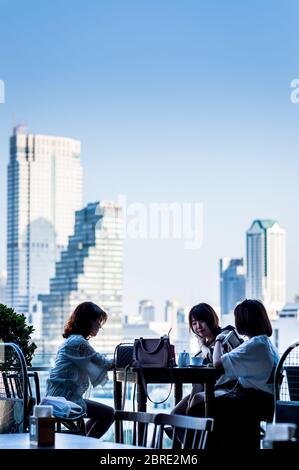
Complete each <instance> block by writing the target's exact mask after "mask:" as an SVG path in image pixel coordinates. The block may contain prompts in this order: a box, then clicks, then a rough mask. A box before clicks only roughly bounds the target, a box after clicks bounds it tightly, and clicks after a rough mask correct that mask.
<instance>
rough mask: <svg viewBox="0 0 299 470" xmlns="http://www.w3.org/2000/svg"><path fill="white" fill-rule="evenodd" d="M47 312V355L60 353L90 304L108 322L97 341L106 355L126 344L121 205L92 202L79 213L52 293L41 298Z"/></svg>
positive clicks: (57, 270) (44, 323) (95, 345)
mask: <svg viewBox="0 0 299 470" xmlns="http://www.w3.org/2000/svg"><path fill="white" fill-rule="evenodd" d="M39 298H40V300H41V301H42V310H43V335H42V337H43V341H44V344H45V345H46V347H45V350H46V352H52V351H54V350H56V348H57V345H58V344H59V343H60V342H61V340H62V336H61V335H62V332H63V328H64V325H65V323H66V320H67V318H68V317H69V315H70V313H71V312H72V311H73V310H74V308H75V307H76V306H77V305H78V304H79V303H81V302H84V301H92V302H94V303H96V304H98V305H99V306H100V307H101V308H102V309H103V310H105V311H106V312H107V313H108V321H107V323H106V324H105V325H104V329H103V330H100V332H99V334H98V335H97V337H96V338H95V339H94V340H93V343H94V347H96V348H97V349H98V350H99V351H102V352H113V351H114V349H115V346H116V344H118V343H119V342H121V340H122V336H123V335H122V309H123V216H122V209H121V207H120V206H118V205H116V204H114V203H111V202H103V203H98V202H96V203H91V204H88V205H87V206H86V207H85V208H84V209H82V210H80V211H77V212H76V220H75V233H74V235H72V236H71V237H69V243H68V247H67V249H66V250H65V251H63V252H62V254H61V260H60V261H58V262H57V263H56V274H55V277H53V279H51V281H50V294H49V295H42V296H40V297H39Z"/></svg>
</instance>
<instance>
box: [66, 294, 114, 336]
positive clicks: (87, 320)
mask: <svg viewBox="0 0 299 470" xmlns="http://www.w3.org/2000/svg"><path fill="white" fill-rule="evenodd" d="M107 318H108V315H107V313H106V312H104V310H102V309H101V308H100V307H98V306H97V305H96V304H94V303H93V302H82V303H81V304H79V305H77V307H76V308H75V310H74V311H73V313H72V314H71V316H70V318H69V319H68V321H67V323H66V324H65V327H64V330H63V334H62V336H63V337H64V338H68V337H69V336H71V335H82V336H84V338H88V336H89V335H90V333H91V330H92V322H93V321H95V320H97V319H100V326H102V325H103V324H104V323H105V322H106V321H107Z"/></svg>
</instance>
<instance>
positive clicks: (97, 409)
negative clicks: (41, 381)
mask: <svg viewBox="0 0 299 470" xmlns="http://www.w3.org/2000/svg"><path fill="white" fill-rule="evenodd" d="M107 318H108V316H107V313H106V312H104V310H102V309H101V308H100V307H98V306H97V305H96V304H94V303H93V302H83V303H81V304H79V305H78V306H77V307H76V308H75V310H74V311H73V313H72V314H71V316H70V318H69V319H68V321H67V323H66V325H65V327H64V331H63V335H62V336H63V337H64V338H65V341H64V342H63V344H62V345H61V346H60V348H59V349H58V352H57V356H56V360H55V367H54V368H53V369H52V370H51V373H50V378H49V379H48V381H47V395H48V396H60V397H61V396H62V397H64V398H66V399H67V400H69V401H72V402H74V403H76V404H77V405H80V406H81V408H82V411H85V412H86V415H87V418H89V420H88V421H87V423H86V433H87V435H88V436H90V437H97V438H100V437H101V436H102V435H103V434H104V433H105V432H106V431H107V430H108V429H109V427H110V426H111V424H112V423H113V421H114V409H113V408H111V407H110V406H107V405H104V404H102V403H98V402H96V401H92V400H88V399H86V398H83V395H84V393H85V392H86V391H87V389H88V388H89V385H90V384H91V385H92V386H93V387H96V386H97V385H99V384H101V385H104V384H105V382H106V381H107V379H108V376H107V371H108V370H111V369H112V368H113V366H114V363H113V360H110V359H107V358H106V356H105V355H102V354H99V353H98V352H96V351H95V350H94V348H93V347H92V346H91V345H90V343H89V339H90V338H92V337H95V336H96V335H97V334H98V332H99V330H100V329H101V328H102V326H103V325H104V323H105V322H106V321H107Z"/></svg>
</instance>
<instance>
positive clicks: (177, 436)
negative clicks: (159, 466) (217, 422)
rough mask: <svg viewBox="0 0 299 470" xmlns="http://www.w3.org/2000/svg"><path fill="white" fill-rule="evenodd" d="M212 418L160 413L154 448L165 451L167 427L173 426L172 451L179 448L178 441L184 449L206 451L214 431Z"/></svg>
mask: <svg viewBox="0 0 299 470" xmlns="http://www.w3.org/2000/svg"><path fill="white" fill-rule="evenodd" d="M213 424H214V421H213V419H212V418H197V417H193V416H183V415H175V414H171V415H169V414H164V413H159V414H157V415H156V417H155V426H156V428H155V434H154V437H153V441H152V447H154V448H155V449H163V448H164V442H165V436H164V430H165V427H167V426H171V427H172V430H171V439H172V449H175V448H177V443H178V441H179V442H180V443H181V446H182V449H205V448H206V444H207V438H208V435H209V433H210V432H211V431H212V430H213Z"/></svg>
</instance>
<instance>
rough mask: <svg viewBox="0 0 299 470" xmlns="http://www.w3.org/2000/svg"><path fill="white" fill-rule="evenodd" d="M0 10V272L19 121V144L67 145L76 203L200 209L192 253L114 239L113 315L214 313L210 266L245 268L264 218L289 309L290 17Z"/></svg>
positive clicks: (232, 11) (297, 117)
mask: <svg viewBox="0 0 299 470" xmlns="http://www.w3.org/2000/svg"><path fill="white" fill-rule="evenodd" d="M116 6H117V8H116ZM1 7H2V8H1V14H2V17H3V27H2V28H1V32H0V56H1V64H0V79H1V80H3V82H4V83H5V102H3V103H1V104H0V156H1V158H0V175H1V183H2V184H1V188H0V191H1V193H0V211H1V224H0V247H1V248H0V270H2V269H4V268H5V245H6V242H5V240H6V233H5V227H6V216H5V212H6V204H5V198H6V194H5V191H6V188H5V182H4V180H5V179H6V165H7V163H8V154H9V151H8V137H9V135H10V133H11V128H12V124H13V123H15V124H17V122H22V121H26V122H27V123H28V125H29V129H30V132H32V133H34V134H38V133H40V134H49V135H60V136H64V135H66V136H70V137H72V138H75V139H78V140H80V141H81V142H82V164H83V167H84V173H85V174H84V187H85V190H84V196H83V204H86V203H88V202H90V201H95V200H102V199H105V200H117V198H118V195H119V194H125V195H127V197H128V201H129V202H141V203H145V204H148V203H151V202H161V203H163V202H166V203H171V202H178V203H183V202H202V203H203V207H204V219H203V232H204V233H203V244H202V248H201V249H199V250H198V251H193V252H192V251H188V250H185V249H184V248H183V244H182V242H181V241H180V240H178V241H176V240H167V241H166V240H125V309H124V313H125V314H126V313H129V314H132V313H135V312H137V309H138V301H139V300H140V299H147V298H148V299H152V300H153V301H154V303H155V305H156V308H157V310H159V311H160V312H161V313H162V308H163V304H164V301H165V299H178V300H179V302H180V303H181V304H183V305H191V304H194V303H197V302H199V301H207V302H209V303H212V304H213V305H217V304H218V305H219V304H220V301H219V298H220V296H219V277H218V262H219V261H218V260H219V259H220V258H223V257H226V256H228V257H231V258H239V257H244V258H245V254H246V242H245V232H246V230H247V229H248V227H249V224H250V223H251V222H252V220H254V219H272V218H273V219H276V220H278V222H279V223H280V224H281V226H283V227H284V228H285V230H286V234H287V300H293V297H294V295H295V294H296V293H298V290H299V286H298V281H297V279H298V266H299V250H298V247H297V233H298V230H299V227H298V221H297V220H296V216H295V214H296V200H298V199H299V188H298V185H297V180H296V175H297V174H298V171H299V162H298V157H297V155H298V142H297V129H298V124H299V106H296V105H294V104H293V103H292V102H291V100H290V93H291V89H290V83H291V82H292V80H293V79H294V78H296V77H297V76H298V72H299V71H298V61H297V51H296V43H297V35H298V32H297V24H296V18H297V17H298V13H299V7H298V5H295V4H293V3H292V4H291V5H288V6H286V5H281V4H279V3H278V2H277V3H275V7H273V2H268V1H266V2H265V3H263V5H260V4H259V3H258V2H256V1H254V2H252V3H251V4H250V5H240V4H239V3H238V2H236V1H235V2H233V1H228V2H226V4H225V5H223V3H221V2H217V8H215V5H211V6H210V5H204V4H202V5H199V4H198V2H194V1H190V2H189V3H188V8H186V6H185V5H181V4H180V2H176V1H172V2H169V1H165V2H163V5H161V2H155V1H153V2H150V4H148V5H144V4H143V5H141V4H140V5H136V3H135V2H130V1H128V2H126V5H123V4H122V2H117V1H113V2H111V5H110V4H109V5H108V4H106V5H95V4H94V3H93V2H90V4H89V8H86V5H84V6H83V5H81V4H80V2H76V1H74V2H72V8H69V6H68V2H65V4H63V5H61V6H60V11H59V17H58V18H57V11H56V9H55V6H54V5H53V6H52V5H44V6H43V8H37V5H36V3H35V2H33V1H32V0H31V1H30V0H29V2H28V4H27V6H26V8H25V6H22V5H20V11H19V15H17V16H16V15H14V12H13V5H10V4H9V3H8V2H1ZM45 17H47V25H46V24H45V22H44V21H43V19H44V18H45ZM12 24H13V25H14V27H15V28H17V29H18V34H17V35H14V34H13V33H12V31H13V30H14V28H12ZM78 24H80V28H81V29H82V31H81V32H82V34H80V35H78V31H77V28H76V27H75V25H78ZM45 33H46V34H45ZM20 37H22V38H23V42H22V47H20V44H19V38H20ZM24 50H26V53H25V54H24ZM37 58H38V61H37V60H36V59H37ZM20 70H22V73H20ZM24 91H25V92H24ZM44 110H46V112H44ZM157 264H158V269H157Z"/></svg>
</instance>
